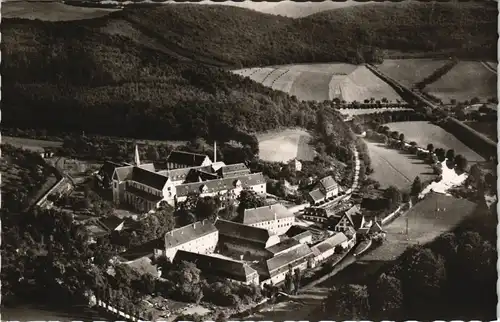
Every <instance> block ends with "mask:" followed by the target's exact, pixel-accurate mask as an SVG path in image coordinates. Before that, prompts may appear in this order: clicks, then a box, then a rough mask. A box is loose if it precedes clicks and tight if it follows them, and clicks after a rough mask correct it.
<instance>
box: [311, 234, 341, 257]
mask: <svg viewBox="0 0 500 322" xmlns="http://www.w3.org/2000/svg"><path fill="white" fill-rule="evenodd" d="M338 247H340V248H341V249H342V250H344V249H347V248H348V247H349V239H348V238H347V236H346V235H345V234H344V233H337V234H335V235H333V236H331V237H329V238H327V239H325V240H324V241H322V242H321V243H319V244H317V245H315V246H313V247H311V250H312V252H313V253H314V260H315V261H316V262H320V261H323V260H325V259H327V258H329V257H331V256H332V255H333V254H335V253H336V252H337V251H338V250H337V249H338Z"/></svg>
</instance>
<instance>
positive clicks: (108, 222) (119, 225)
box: [99, 216, 125, 232]
mask: <svg viewBox="0 0 500 322" xmlns="http://www.w3.org/2000/svg"><path fill="white" fill-rule="evenodd" d="M99 222H100V223H101V224H102V225H103V226H104V227H106V228H107V229H108V230H109V231H110V232H112V231H121V230H123V228H124V227H125V219H121V218H119V217H117V216H108V217H104V218H100V219H99Z"/></svg>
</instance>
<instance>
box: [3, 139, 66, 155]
mask: <svg viewBox="0 0 500 322" xmlns="http://www.w3.org/2000/svg"><path fill="white" fill-rule="evenodd" d="M2 143H6V144H10V145H12V146H15V147H17V148H23V149H25V150H30V151H33V152H43V150H44V148H58V147H62V145H63V143H62V142H58V141H47V140H35V139H26V138H20V137H13V136H2Z"/></svg>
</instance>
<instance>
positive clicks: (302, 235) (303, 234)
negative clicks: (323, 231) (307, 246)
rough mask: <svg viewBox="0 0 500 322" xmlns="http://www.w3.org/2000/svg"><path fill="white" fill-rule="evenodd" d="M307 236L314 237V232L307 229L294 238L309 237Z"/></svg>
mask: <svg viewBox="0 0 500 322" xmlns="http://www.w3.org/2000/svg"><path fill="white" fill-rule="evenodd" d="M307 237H312V232H311V231H310V230H306V231H304V232H303V233H300V234H297V235H295V236H293V237H292V238H293V239H295V240H298V241H300V240H301V239H302V238H307Z"/></svg>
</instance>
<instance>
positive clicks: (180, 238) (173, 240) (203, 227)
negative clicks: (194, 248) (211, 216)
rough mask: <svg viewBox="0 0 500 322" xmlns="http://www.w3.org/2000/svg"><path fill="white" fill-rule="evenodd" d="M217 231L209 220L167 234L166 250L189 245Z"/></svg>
mask: <svg viewBox="0 0 500 322" xmlns="http://www.w3.org/2000/svg"><path fill="white" fill-rule="evenodd" d="M216 231H217V228H215V226H214V224H212V223H211V222H210V221H209V220H203V221H198V222H195V223H193V224H189V225H187V226H184V227H181V228H177V229H174V230H171V231H169V232H168V233H166V234H165V249H168V248H172V247H175V246H179V245H182V244H185V243H188V242H190V241H192V240H195V239H198V238H201V237H203V236H205V235H208V234H211V233H214V232H216Z"/></svg>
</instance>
